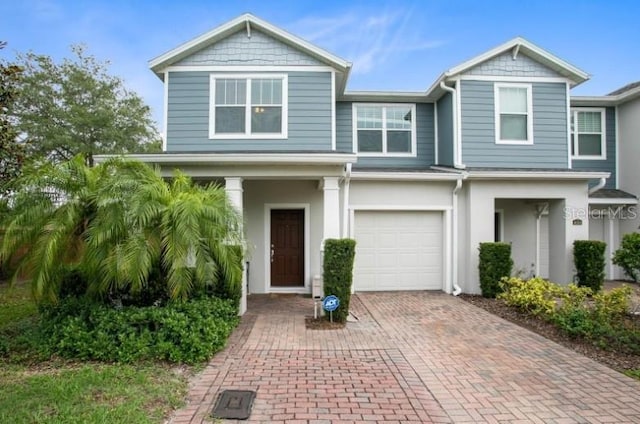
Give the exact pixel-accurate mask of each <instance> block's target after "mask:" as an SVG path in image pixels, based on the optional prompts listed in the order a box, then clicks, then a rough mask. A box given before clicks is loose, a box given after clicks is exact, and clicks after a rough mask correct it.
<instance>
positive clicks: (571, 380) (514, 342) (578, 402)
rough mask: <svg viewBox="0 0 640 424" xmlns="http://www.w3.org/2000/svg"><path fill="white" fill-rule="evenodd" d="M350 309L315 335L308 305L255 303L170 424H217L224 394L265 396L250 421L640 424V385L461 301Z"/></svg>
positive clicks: (289, 300) (373, 297) (413, 299)
mask: <svg viewBox="0 0 640 424" xmlns="http://www.w3.org/2000/svg"><path fill="white" fill-rule="evenodd" d="M352 311H353V312H354V313H355V314H356V315H357V316H358V318H359V321H358V322H355V323H348V325H347V327H346V328H345V329H344V330H330V331H322V330H307V329H305V323H304V316H305V315H311V314H312V313H313V309H312V302H311V300H310V299H308V298H302V297H299V296H277V297H272V296H265V295H263V296H260V295H252V296H250V297H249V306H248V313H247V315H245V316H244V317H243V319H242V323H241V324H240V326H239V328H238V329H237V330H236V332H235V333H234V334H233V336H232V338H231V339H230V343H229V346H228V347H227V349H225V350H224V351H223V352H221V353H219V354H218V355H216V357H215V358H214V359H213V360H212V361H211V362H210V364H209V365H208V366H207V367H206V368H205V370H204V371H203V372H202V373H201V374H199V375H198V376H196V377H195V378H194V380H193V382H192V385H191V389H190V391H189V395H188V404H187V406H186V407H185V408H184V409H182V410H179V411H177V412H176V413H175V414H174V416H173V417H172V418H171V420H170V422H171V423H173V424H184V423H192V424H193V423H203V422H211V421H212V420H211V418H209V414H210V412H211V410H212V408H213V406H214V404H215V401H216V399H217V395H218V393H219V392H220V391H221V390H226V389H241V390H256V391H257V397H256V400H255V403H254V406H253V410H252V414H251V417H250V419H249V420H248V421H239V422H251V423H256V422H264V423H279V422H281V423H284V422H286V423H332V422H333V423H349V422H363V423H364V422H370V423H380V422H386V423H418V422H444V423H458V422H489V423H496V422H513V423H518V422H520V423H601V422H611V423H614V422H615V423H627V422H628V423H632V422H634V423H638V422H640V382H638V381H636V380H633V379H631V378H629V377H626V376H624V375H622V374H619V373H617V372H615V371H613V370H611V369H609V368H607V367H605V366H603V365H600V364H598V363H596V362H594V361H592V360H590V359H588V358H586V357H584V356H581V355H578V354H576V353H574V352H572V351H570V350H568V349H565V348H564V347H562V346H560V345H558V344H556V343H554V342H551V341H549V340H547V339H545V338H543V337H540V336H538V335H536V334H534V333H531V332H530V331H527V330H525V329H522V328H520V327H518V326H516V325H513V324H511V323H509V322H506V321H504V320H502V319H501V318H498V317H496V316H494V315H491V314H489V313H488V312H485V311H484V310H482V309H479V308H476V307H475V306H473V305H471V304H468V303H466V302H464V301H463V300H461V299H456V298H454V297H452V296H448V295H445V294H441V293H430V292H415V293H414V292H398V293H364V294H358V295H356V296H355V298H354V299H352ZM223 422H232V421H223Z"/></svg>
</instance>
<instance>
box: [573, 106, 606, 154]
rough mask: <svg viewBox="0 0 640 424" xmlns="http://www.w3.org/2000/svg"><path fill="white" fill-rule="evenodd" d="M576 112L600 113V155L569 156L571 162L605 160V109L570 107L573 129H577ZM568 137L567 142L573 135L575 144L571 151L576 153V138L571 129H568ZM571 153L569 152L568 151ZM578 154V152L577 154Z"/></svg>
mask: <svg viewBox="0 0 640 424" xmlns="http://www.w3.org/2000/svg"><path fill="white" fill-rule="evenodd" d="M578 112H600V120H601V121H600V122H601V123H600V129H601V132H602V138H601V140H600V151H601V152H602V154H600V155H571V159H572V160H606V159H607V109H606V108H604V107H572V108H571V115H573V128H574V129H577V125H578ZM569 131H570V133H569V134H570V136H569V140H571V135H573V136H574V137H573V142H574V143H575V145H574V146H571V147H573V149H574V150H575V151H576V152H578V138H577V137H576V136H577V133H575V132H573V131H571V127H569ZM569 152H571V150H570V151H569ZM578 153H579V152H578Z"/></svg>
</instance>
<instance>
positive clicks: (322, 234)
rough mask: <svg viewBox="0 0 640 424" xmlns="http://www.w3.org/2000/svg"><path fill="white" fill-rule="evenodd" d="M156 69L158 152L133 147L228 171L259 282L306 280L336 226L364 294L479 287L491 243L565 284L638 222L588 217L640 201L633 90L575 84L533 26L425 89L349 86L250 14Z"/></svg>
mask: <svg viewBox="0 0 640 424" xmlns="http://www.w3.org/2000/svg"><path fill="white" fill-rule="evenodd" d="M150 66H151V69H152V70H153V72H155V73H156V75H158V77H159V78H160V79H162V80H163V81H164V90H165V91H164V93H165V130H164V134H165V140H164V145H163V151H164V152H163V153H161V154H140V155H132V157H136V158H138V159H141V160H143V161H146V162H149V163H154V164H158V165H160V166H161V167H162V169H163V171H164V172H166V173H167V175H169V174H170V172H171V170H172V169H173V168H180V169H182V170H184V171H186V172H187V173H189V174H190V175H192V176H193V177H194V178H196V179H201V180H206V181H211V180H214V181H218V182H220V183H221V184H224V185H225V186H226V189H227V192H228V193H229V195H230V198H231V199H232V201H233V202H234V204H235V205H236V206H237V208H238V209H239V210H240V211H241V212H242V214H243V218H244V223H245V224H244V225H245V227H244V230H245V235H246V242H247V251H248V255H247V259H246V260H247V264H248V266H247V270H246V271H247V272H246V274H245V278H246V279H247V289H248V291H249V292H250V293H273V292H295V293H308V292H310V291H311V281H312V278H313V277H314V276H316V275H320V274H321V273H322V259H321V258H322V245H323V240H325V239H327V238H337V237H353V238H355V239H356V241H357V250H356V263H355V270H354V289H355V291H361V290H427V289H429V290H443V291H445V292H447V293H451V292H460V291H463V292H468V293H478V292H479V284H478V271H477V269H478V245H479V243H480V242H485V241H494V240H503V241H507V242H510V243H511V244H512V246H513V257H514V261H515V263H516V269H518V270H519V271H520V272H522V273H524V274H526V275H534V274H535V275H542V276H545V277H549V278H551V279H552V280H555V281H559V282H568V281H571V280H572V279H573V276H574V269H573V255H572V244H573V241H574V240H577V239H587V238H589V237H590V236H592V237H597V238H604V239H605V240H607V241H614V244H615V243H617V240H618V238H619V233H618V231H623V230H624V231H630V230H633V229H635V228H636V227H637V223H638V222H637V221H635V223H634V224H630V225H627V224H628V223H627V222H624V223H623V222H622V220H621V219H620V217H619V216H618V217H615V216H612V217H611V218H607V219H606V220H603V221H601V222H595V220H594V219H593V218H592V219H590V218H589V216H590V215H589V210H590V207H592V208H600V209H602V208H606V207H608V206H609V205H625V206H628V205H632V204H635V203H636V198H635V196H633V195H631V194H628V193H626V191H628V192H631V193H637V192H638V191H640V187H637V186H635V184H636V181H638V178H637V174H636V173H637V172H640V171H638V170H637V168H638V167H637V166H635V164H633V158H637V157H640V156H639V155H638V153H640V152H638V151H637V149H639V147H638V143H635V144H634V143H633V142H634V141H637V140H635V139H634V137H636V136H635V134H638V131H637V129H638V128H637V126H638V121H639V120H638V119H635V120H633V118H631V119H629V122H628V124H627V123H625V124H624V125H623V124H621V122H620V120H621V117H622V116H625V117H626V116H627V114H629V115H633V114H635V115H634V116H640V115H639V114H638V109H639V108H640V101H639V100H638V99H637V98H636V97H635V94H633V95H630V94H628V93H630V92H632V93H636V94H637V91H638V90H637V88H632V89H629V90H628V91H625V93H627V94H624V93H622V94H616V95H612V96H604V97H589V98H571V97H570V89H571V88H572V87H574V86H576V85H578V84H580V83H582V82H584V81H586V80H587V79H588V75H587V74H586V73H585V72H583V71H581V70H580V69H577V68H576V67H574V66H572V65H570V64H569V63H567V62H565V61H564V60H562V59H560V58H558V57H556V56H554V55H552V54H550V53H549V52H547V51H545V50H543V49H541V48H539V47H537V46H535V45H533V44H532V43H530V42H528V41H526V40H524V39H522V38H515V39H513V40H511V41H509V42H507V43H505V44H503V45H501V46H499V47H496V48H495V49H493V50H490V51H488V52H486V53H484V54H482V55H480V56H477V57H475V58H473V59H471V60H469V61H467V62H465V63H463V64H461V65H459V66H456V67H454V68H452V69H450V70H448V71H446V72H445V73H443V74H442V75H441V76H440V77H439V78H438V79H437V81H435V82H434V83H433V84H432V85H431V87H430V88H429V89H428V90H426V91H420V92H354V91H348V90H346V89H345V87H346V85H347V79H348V76H349V72H350V70H351V64H350V63H349V62H347V61H346V60H343V59H341V58H339V57H336V56H335V55H333V54H331V53H329V52H327V51H325V50H323V49H321V48H319V47H317V46H314V45H312V44H310V43H308V42H306V41H304V40H302V39H300V38H298V37H296V36H295V35H292V34H290V33H288V32H286V31H284V30H282V29H280V28H277V27H275V26H273V25H271V24H269V23H267V22H265V21H263V20H261V19H258V18H256V17H254V16H252V15H250V14H246V15H242V16H240V17H238V18H236V19H234V20H232V21H230V22H228V23H226V24H224V25H222V26H220V27H218V28H216V29H214V30H212V31H211V32H209V33H207V34H204V35H202V36H200V37H198V38H196V39H194V40H192V41H189V42H187V43H185V44H183V45H181V46H178V47H177V48H175V49H173V50H171V51H169V52H167V53H165V54H163V55H161V56H159V57H157V58H155V59H153V60H152V61H151V63H150ZM426 83H428V82H426ZM425 86H426V84H425ZM625 96H628V97H625ZM626 98H629V99H631V98H633V99H635V100H633V101H629V102H626V101H625V100H624V99H626ZM625 119H627V118H625ZM634 125H635V128H634ZM618 134H620V137H617V136H618ZM621 142H624V143H626V145H625V146H621V145H620V144H621ZM634 149H635V150H636V151H634ZM627 150H628V152H627ZM625 155H626V156H625ZM616 158H619V159H620V164H618V163H617V162H618V160H617V159H616ZM618 166H622V167H627V166H628V167H629V169H628V170H626V173H625V172H623V171H621V170H620V169H623V168H618ZM616 189H617V190H616ZM620 190H625V192H623V191H620ZM603 222H606V224H603ZM597 225H600V226H601V227H602V228H599V229H598V230H597V231H596V230H591V228H596V226H597ZM603 225H604V226H603ZM634 226H635V227H634ZM612 272H613V271H612ZM244 308H245V304H243V306H242V310H243V311H244Z"/></svg>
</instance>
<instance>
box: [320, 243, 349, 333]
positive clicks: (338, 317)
mask: <svg viewBox="0 0 640 424" xmlns="http://www.w3.org/2000/svg"><path fill="white" fill-rule="evenodd" d="M355 255H356V241H355V240H352V239H327V240H325V241H324V263H323V274H324V275H323V282H324V294H325V296H329V295H335V296H336V297H338V299H340V306H339V307H338V309H336V310H335V311H333V319H334V320H335V321H337V322H346V321H347V317H348V316H349V302H350V300H351V283H352V281H353V260H354V258H355Z"/></svg>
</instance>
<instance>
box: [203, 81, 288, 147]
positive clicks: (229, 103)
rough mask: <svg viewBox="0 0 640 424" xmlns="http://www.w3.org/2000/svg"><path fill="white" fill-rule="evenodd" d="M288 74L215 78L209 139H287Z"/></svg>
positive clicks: (212, 91) (212, 90) (212, 85)
mask: <svg viewBox="0 0 640 424" xmlns="http://www.w3.org/2000/svg"><path fill="white" fill-rule="evenodd" d="M286 89H287V77H286V75H269V76H263V75H229V76H225V75H212V76H211V106H210V111H209V113H210V128H209V138H286V136H287V92H286Z"/></svg>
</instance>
